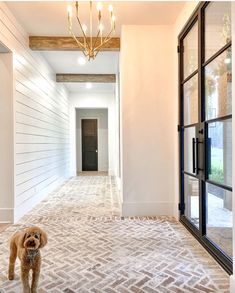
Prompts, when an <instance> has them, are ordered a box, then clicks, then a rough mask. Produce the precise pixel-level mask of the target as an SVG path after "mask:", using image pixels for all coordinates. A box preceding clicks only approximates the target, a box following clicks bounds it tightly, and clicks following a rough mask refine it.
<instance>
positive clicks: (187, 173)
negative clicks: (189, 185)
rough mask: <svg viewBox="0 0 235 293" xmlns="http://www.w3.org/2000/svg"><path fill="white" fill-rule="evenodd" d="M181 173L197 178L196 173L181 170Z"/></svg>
mask: <svg viewBox="0 0 235 293" xmlns="http://www.w3.org/2000/svg"><path fill="white" fill-rule="evenodd" d="M182 174H185V175H188V176H191V177H194V178H196V179H198V177H197V175H195V174H193V173H190V172H188V171H182Z"/></svg>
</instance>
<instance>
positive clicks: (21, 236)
mask: <svg viewBox="0 0 235 293" xmlns="http://www.w3.org/2000/svg"><path fill="white" fill-rule="evenodd" d="M26 234H27V233H26V232H22V234H21V235H20V239H19V245H20V247H21V248H24V242H25V238H26Z"/></svg>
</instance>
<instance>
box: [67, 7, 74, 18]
mask: <svg viewBox="0 0 235 293" xmlns="http://www.w3.org/2000/svg"><path fill="white" fill-rule="evenodd" d="M67 11H68V16H69V17H70V18H71V17H72V15H73V8H72V6H71V5H69V6H68V8H67Z"/></svg>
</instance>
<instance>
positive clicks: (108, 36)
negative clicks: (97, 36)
mask: <svg viewBox="0 0 235 293" xmlns="http://www.w3.org/2000/svg"><path fill="white" fill-rule="evenodd" d="M111 33H112V31H111V32H110V33H109V34H108V35H107V37H106V38H105V39H104V41H103V43H102V44H100V45H99V46H97V47H96V48H94V51H96V50H97V49H99V48H101V47H102V46H103V45H104V44H106V43H107V42H108V41H109V40H111V39H112V37H110V35H111Z"/></svg>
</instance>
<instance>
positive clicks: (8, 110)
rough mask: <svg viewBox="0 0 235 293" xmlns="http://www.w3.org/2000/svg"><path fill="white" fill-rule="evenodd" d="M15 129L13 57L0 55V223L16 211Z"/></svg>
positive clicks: (9, 219)
mask: <svg viewBox="0 0 235 293" xmlns="http://www.w3.org/2000/svg"><path fill="white" fill-rule="evenodd" d="M3 51H4V50H3ZM0 52H1V47H0ZM13 129H14V115H13V56H12V53H0V222H10V221H11V220H12V215H13V211H14V168H13V164H14V135H13V133H14V132H13Z"/></svg>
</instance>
